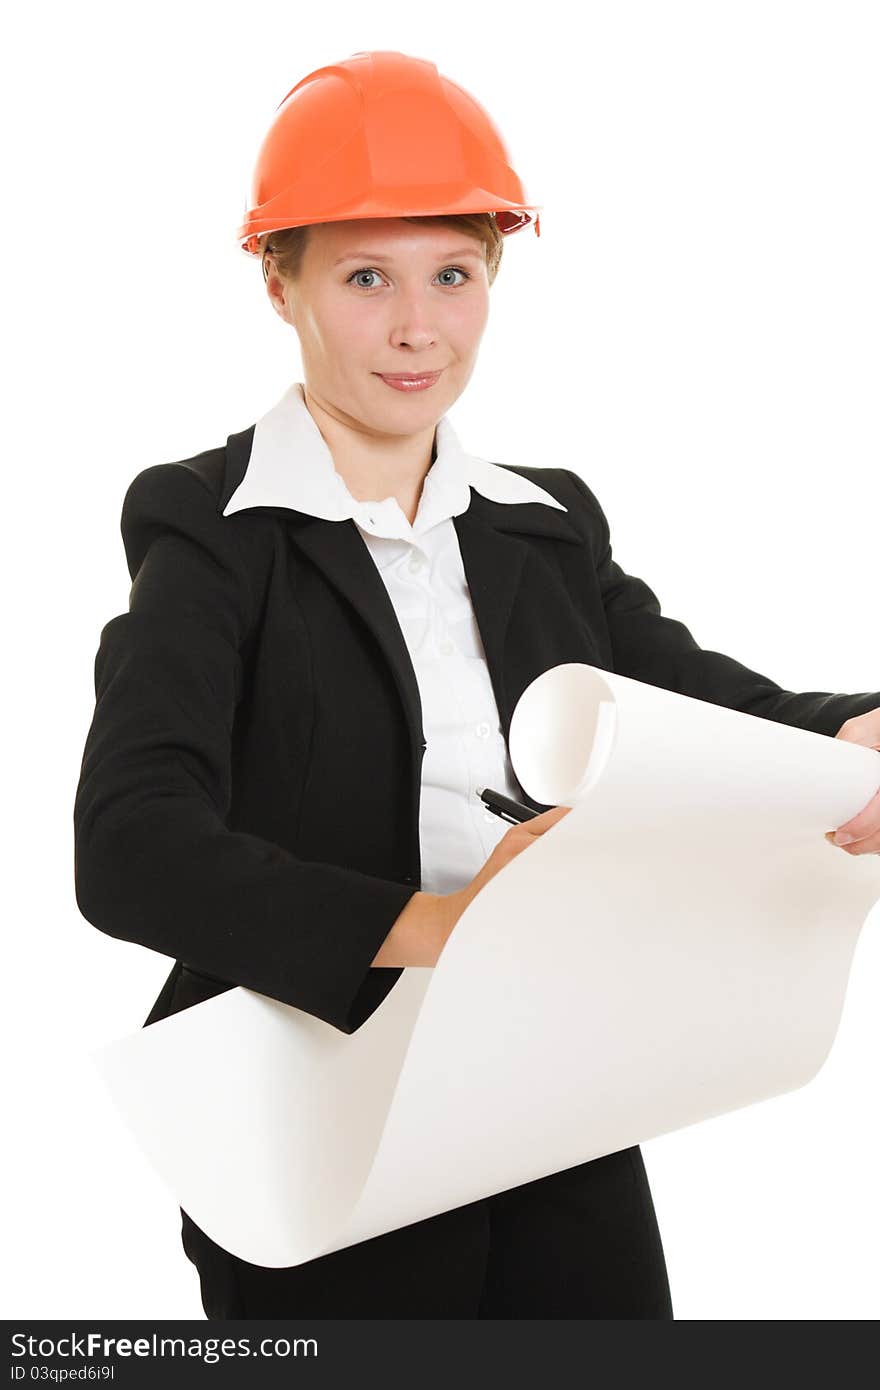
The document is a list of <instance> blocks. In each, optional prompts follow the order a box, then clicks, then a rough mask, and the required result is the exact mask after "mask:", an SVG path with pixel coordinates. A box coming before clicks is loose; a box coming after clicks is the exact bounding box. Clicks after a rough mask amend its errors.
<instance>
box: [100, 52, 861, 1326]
mask: <svg viewBox="0 0 880 1390" xmlns="http://www.w3.org/2000/svg"><path fill="white" fill-rule="evenodd" d="M252 201H253V206H252V209H251V211H250V212H249V214H248V216H247V219H246V221H245V224H244V226H243V227H242V229H241V230H240V233H239V237H240V241H241V243H242V245H243V246H244V248H245V249H246V250H247V251H249V252H250V253H251V254H254V255H259V256H260V257H261V260H262V266H263V272H264V277H265V283H266V288H267V293H268V296H269V299H270V301H271V304H272V306H273V308H274V309H275V311H276V312H277V313H278V314H279V315H280V316H281V318H282V319H283V320H284V321H285V322H286V323H288V324H289V325H290V326H291V327H293V329H294V330H295V332H296V334H297V336H298V339H299V345H300V349H301V352H302V361H303V376H304V381H303V382H297V383H295V384H294V385H293V386H291V388H290V389H289V390H288V391H287V392H286V393H285V395H284V397H283V398H282V400H281V401H279V402H278V403H277V405H276V406H274V407H273V408H272V410H270V411H269V412H268V413H267V414H266V415H264V416H263V417H261V419H260V420H259V421H258V422H257V423H256V425H254V426H251V427H250V428H249V429H247V430H244V431H242V432H240V433H238V434H233V435H230V436H229V437H228V439H227V442H226V445H225V446H222V447H219V448H215V449H211V450H208V451H206V452H205V453H203V454H199V455H198V456H196V457H195V458H191V459H186V460H183V461H180V462H175V463H166V464H158V465H154V466H153V467H150V468H147V469H146V470H144V471H143V472H142V473H140V474H138V476H137V477H136V478H135V479H134V481H133V482H132V483H131V485H130V487H129V489H128V491H127V493H126V496H125V500H124V503H123V513H122V532H123V539H124V543H125V549H126V556H127V559H128V564H129V568H130V571H131V575H132V580H133V583H132V589H131V596H130V611H129V612H128V613H126V614H122V615H120V616H118V617H116V618H114V619H112V620H111V621H110V622H109V623H108V624H107V625H106V626H105V628H104V629H103V631H102V633H101V645H100V649H99V652H98V656H97V660H96V667H95V682H96V707H95V715H94V719H93V722H92V727H91V729H90V731H89V735H88V739H87V743H86V748H85V754H84V758H83V767H82V774H81V778H80V784H79V787H78V791H77V799H76V807H75V830H76V874H77V899H78V903H79V906H80V909H81V911H82V912H83V914H84V915H85V916H86V917H87V918H88V920H89V921H91V922H93V923H94V924H95V926H97V927H98V928H100V929H101V930H103V931H106V932H108V933H109V934H110V935H113V936H117V937H121V938H123V939H126V940H130V941H138V942H141V943H142V944H144V945H146V946H149V947H150V948H152V949H153V950H158V951H161V952H163V953H164V954H166V955H168V956H170V957H172V958H173V959H174V960H175V965H174V968H173V970H172V971H171V974H170V975H169V977H168V980H167V981H166V984H165V986H164V988H163V990H162V992H161V994H160V996H159V998H158V999H157V1000H156V1003H155V1005H154V1006H153V1009H152V1011H151V1013H150V1016H149V1018H148V1019H147V1024H150V1023H152V1022H154V1021H156V1020H158V1019H161V1018H164V1017H166V1016H167V1015H168V1014H171V1013H173V1012H175V1011H176V1010H178V1009H182V1008H186V1007H189V1006H191V1005H193V1004H195V1003H198V1002H200V1001H202V1000H204V999H207V998H209V997H210V996H211V995H212V994H217V993H218V992H220V991H222V990H224V989H229V988H231V987H233V986H234V985H237V984H238V985H244V986H246V987H248V988H250V989H254V990H257V991H259V992H260V993H263V994H266V995H268V996H270V997H272V998H276V999H280V1000H283V1001H284V1002H286V1003H288V1004H291V1005H293V1006H295V1007H297V1008H300V1009H303V1010H305V1011H307V1012H309V1013H312V1014H313V1015H315V1016H316V1017H319V1018H322V1019H324V1020H325V1021H326V1022H328V1023H330V1024H331V1025H333V1026H334V1027H336V1028H339V1029H340V1030H342V1031H343V1032H345V1033H349V1034H350V1033H352V1032H354V1031H355V1029H357V1028H359V1027H360V1026H361V1024H362V1023H363V1022H364V1021H365V1020H366V1019H367V1018H369V1017H370V1015H371V1014H372V1013H373V1011H374V1010H375V1009H376V1008H378V1007H379V1006H380V1005H381V1003H382V1001H383V1000H384V999H385V997H386V996H387V995H388V993H389V991H390V990H391V989H392V988H393V986H394V984H395V983H396V981H397V980H398V979H399V977H400V973H401V970H402V968H403V967H405V966H408V965H419V966H424V965H433V964H435V963H436V961H437V959H438V957H439V955H440V952H441V951H442V949H443V946H444V944H445V942H446V941H447V940H448V938H449V935H450V933H451V931H452V930H453V929H454V927H455V924H456V922H457V921H458V919H459V917H460V916H461V913H462V912H463V911H464V909H465V907H466V906H467V904H468V903H469V902H470V901H471V900H472V898H473V897H474V896H475V895H476V893H478V892H479V891H480V890H481V888H482V887H483V886H484V885H485V883H486V882H487V881H488V880H489V879H490V878H491V877H492V876H493V875H494V874H495V873H497V872H498V871H499V870H500V869H501V868H503V867H504V865H506V864H507V863H509V862H510V860H511V859H512V858H513V857H514V856H515V855H516V854H518V853H521V852H522V851H523V849H525V848H526V847H527V846H528V845H529V844H530V843H532V837H533V836H535V835H540V834H542V833H544V832H546V830H548V829H549V828H551V827H552V826H553V825H554V824H555V823H556V822H557V821H558V820H559V818H560V817H561V816H563V815H564V814H565V813H566V808H564V807H558V808H548V807H541V806H540V805H539V804H538V803H536V802H534V801H530V799H529V798H528V797H527V796H526V795H525V793H524V792H523V789H522V788H521V787H520V786H519V785H518V783H517V782H516V779H515V777H514V774H513V770H512V768H511V765H510V761H509V758H508V755H507V732H508V729H509V724H510V718H511V715H512V712H513V708H514V706H515V704H516V702H517V700H518V698H519V696H520V694H521V693H522V691H523V690H524V689H525V688H526V686H527V685H528V684H529V683H530V682H531V681H532V680H533V679H535V677H536V676H538V675H539V674H540V673H541V672H542V671H544V670H547V669H549V668H550V667H552V666H555V665H558V664H560V663H562V662H567V661H582V662H587V663H590V664H594V665H598V666H602V667H604V668H605V669H608V670H618V671H620V672H622V673H624V674H627V675H630V676H633V677H635V678H636V679H641V680H647V681H650V682H653V683H655V684H658V685H664V686H667V687H668V688H670V689H676V690H679V691H681V692H682V693H685V694H691V695H698V696H699V697H700V698H703V699H709V700H714V701H715V702H716V703H719V704H725V705H729V706H730V707H733V708H738V709H743V710H746V709H747V710H749V711H750V712H752V713H755V714H759V715H763V716H764V717H767V718H778V719H780V720H782V721H783V722H787V723H791V724H797V725H800V726H801V727H808V728H814V729H817V730H818V731H820V732H823V733H826V734H833V733H834V732H835V731H836V730H837V728H838V727H839V725H840V723H841V722H842V720H843V719H845V718H846V717H847V716H848V715H850V714H853V713H856V712H859V711H860V710H861V709H863V708H867V707H868V705H867V703H866V702H867V701H868V700H871V701H873V703H874V704H876V703H877V699H876V697H875V696H871V697H867V696H863V697H846V696H833V695H827V694H824V693H813V694H806V695H793V694H791V693H790V692H787V691H783V690H781V689H780V687H779V686H778V685H775V684H774V683H773V682H772V681H770V680H768V679H767V678H766V677H764V676H761V675H758V674H757V673H755V672H753V671H749V670H748V669H747V668H745V667H743V666H741V665H740V664H739V663H737V662H735V661H733V660H731V659H730V658H728V657H724V656H722V655H720V654H719V653H716V652H704V651H701V650H700V648H699V647H698V646H697V645H696V643H695V642H694V640H693V638H692V637H691V635H690V633H689V632H688V630H687V629H686V628H685V627H684V626H683V625H682V624H681V623H678V622H675V621H673V620H671V619H668V618H665V617H661V615H660V609H659V605H658V603H657V600H656V598H655V596H654V594H653V593H652V592H651V590H650V589H649V588H648V587H647V586H646V585H645V584H644V583H643V582H642V581H641V580H639V579H636V578H633V577H631V576H628V575H626V574H625V573H624V572H623V571H622V570H621V569H620V567H619V566H618V565H617V564H616V563H615V561H614V560H613V559H612V558H611V550H610V544H609V534H608V524H607V521H606V519H605V516H604V513H603V512H602V510H601V507H600V506H599V503H598V501H597V500H596V498H595V497H594V496H593V494H592V493H591V492H590V490H589V489H588V488H587V486H586V484H585V483H583V482H582V480H581V479H580V478H578V476H577V475H576V474H575V473H573V472H571V471H568V470H565V469H562V468H523V467H520V468H513V467H508V466H504V465H498V464H492V463H487V462H486V461H484V460H482V459H477V458H475V457H473V456H470V455H468V454H466V453H465V452H464V451H463V450H462V449H461V447H460V445H459V443H458V440H457V438H456V436H455V433H454V431H453V429H452V427H451V424H450V422H449V420H448V417H447V414H446V412H447V411H448V410H449V408H450V406H451V405H452V404H453V403H454V401H455V400H457V399H458V397H459V396H460V395H461V393H462V391H463V390H464V388H465V386H466V384H467V382H468V380H469V378H470V375H471V372H472V371H473V367H474V364H475V360H476V353H477V349H478V346H479V342H480V338H481V335H482V332H483V330H484V328H485V324H486V321H487V316H488V300H489V288H490V286H491V284H492V282H493V280H494V278H495V275H496V273H497V270H498V265H499V263H500V256H501V246H502V237H503V236H504V235H505V234H508V233H510V232H511V231H513V230H516V229H517V228H518V227H522V226H525V225H527V224H528V223H529V221H530V220H531V218H530V215H529V213H528V212H527V210H526V208H527V206H528V205H527V204H526V200H525V196H524V192H523V189H522V186H521V185H520V183H519V181H518V179H517V177H516V175H515V174H513V171H512V170H511V169H510V168H509V167H508V165H507V163H506V157H505V155H504V151H503V146H502V144H501V141H500V138H499V137H498V135H497V132H496V131H495V129H494V127H493V126H492V125H491V123H490V122H489V120H488V117H487V116H486V114H485V112H483V111H482V108H480V107H478V106H477V104H476V103H475V102H473V101H472V99H471V98H469V97H468V96H467V94H466V93H464V92H462V90H461V89H460V88H458V87H456V86H455V85H454V84H452V83H450V82H448V81H447V80H446V79H445V78H440V77H439V76H438V74H437V72H436V69H435V68H434V67H433V65H431V64H429V63H425V62H422V61H421V60H417V59H411V58H407V57H405V56H403V55H401V54H390V53H379V54H359V55H356V56H355V57H354V58H352V59H350V60H348V61H347V62H345V63H341V64H338V65H335V66H333V67H330V68H326V69H320V70H319V71H318V72H317V73H313V74H310V75H309V77H307V78H305V79H304V80H303V82H302V83H300V84H299V85H298V86H297V87H296V88H294V89H293V92H292V93H290V94H288V97H287V98H285V101H284V103H282V105H281V107H280V108H279V112H278V114H277V116H276V120H275V123H274V125H273V127H272V129H271V130H270V132H269V135H268V136H267V139H266V141H265V143H264V146H263V149H262V151H261V154H260V159H259V162H258V166H257V173H256V176H255V182H254V198H253V200H252ZM536 230H537V225H536ZM422 374H433V375H431V377H430V380H429V382H427V383H426V382H424V381H422V380H421V379H420V378H421V375H422ZM401 376H406V377H408V378H410V382H411V384H409V385H407V384H406V383H405V382H402V381H401V380H400V379H399V378H400V377H401ZM395 378H397V379H396V380H395ZM415 378H419V380H417V381H415V384H412V382H413V380H414V379H415ZM486 785H488V786H492V787H496V788H498V789H499V790H503V791H507V792H508V794H510V795H512V796H514V797H515V798H516V799H518V800H521V801H525V802H526V803H528V804H529V805H530V806H531V807H532V808H533V809H534V810H537V811H540V814H539V815H537V816H536V817H535V819H533V820H531V821H529V822H527V823H525V824H524V825H522V826H516V827H513V828H510V829H508V828H507V827H506V825H505V823H504V822H502V821H500V820H498V819H496V818H495V817H493V816H491V815H490V814H489V813H488V812H486V811H485V810H484V808H483V806H482V804H481V802H480V799H479V796H478V790H479V788H481V787H483V786H486ZM487 1026H491V1021H489V1024H488V1025H487ZM181 1214H182V1223H183V1224H182V1236H183V1244H184V1249H185V1251H186V1253H187V1255H188V1256H189V1258H190V1259H191V1260H192V1261H193V1263H194V1264H195V1265H196V1267H197V1269H198V1271H199V1275H200V1279H201V1291H202V1302H203V1306H204V1308H205V1311H206V1313H207V1315H208V1317H209V1318H227V1317H236V1318H239V1317H290V1316H317V1317H388V1318H390V1317H436V1318H459V1317H466V1318H528V1317H532V1318H537V1317H556V1318H563V1317H564V1318H574V1317H577V1318H585V1317H586V1318H599V1317H615V1318H661V1319H670V1318H672V1316H673V1314H672V1305H671V1299H670V1293H669V1285H668V1280H667V1274H666V1268H665V1262H664V1257H663V1249H662V1244H661V1239H660V1234H659V1231H658V1228H657V1222H656V1218H655V1212H654V1207H653V1203H652V1200H651V1194H650V1190H649V1187H648V1183H647V1178H646V1175H645V1169H644V1164H643V1161H642V1157H641V1153H640V1150H639V1149H638V1147H633V1148H630V1149H625V1150H623V1151H621V1152H618V1153H614V1154H609V1155H606V1156H604V1157H602V1158H599V1159H596V1160H593V1161H592V1162H588V1163H584V1164H581V1165H578V1166H577V1167H574V1168H571V1169H568V1170H565V1171H563V1172H560V1173H554V1174H551V1175H549V1176H547V1177H543V1178H541V1179H539V1180H537V1181H534V1182H530V1183H526V1184H524V1185H522V1186H520V1187H516V1188H513V1189H510V1190H508V1191H506V1192H501V1193H498V1194H495V1195H493V1196H491V1197H489V1198H487V1199H484V1200H480V1201H476V1202H473V1203H470V1204H469V1205H467V1206H464V1207H460V1208H457V1209H455V1210H452V1211H447V1212H443V1213H441V1214H439V1215H436V1216H434V1217H432V1218H430V1219H429V1220H426V1221H421V1222H417V1223H414V1224H412V1225H409V1226H406V1227H403V1228H401V1229H399V1230H396V1231H392V1232H389V1233H387V1234H384V1235H381V1236H378V1237H375V1238H373V1239H371V1240H367V1241H363V1242H361V1243H359V1244H357V1245H354V1246H352V1247H349V1248H346V1249H342V1250H339V1251H334V1252H333V1253H331V1254H329V1255H325V1256H322V1257H320V1258H318V1259H315V1260H311V1261H309V1262H307V1263H305V1264H302V1265H298V1266H294V1267H292V1268H289V1269H271V1268H263V1267H261V1266H257V1265H253V1264H250V1263H248V1262H246V1261H243V1260H241V1259H239V1258H237V1257H236V1256H234V1255H232V1254H230V1253H229V1252H227V1251H225V1250H223V1249H222V1248H220V1247H219V1246H218V1245H216V1244H215V1243H214V1242H213V1241H212V1240H211V1238H210V1237H209V1235H207V1234H206V1233H205V1232H203V1231H201V1230H200V1229H199V1228H198V1227H197V1226H196V1225H195V1223H194V1222H193V1221H192V1220H191V1219H190V1218H189V1216H188V1215H187V1213H186V1212H182V1213H181Z"/></svg>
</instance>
